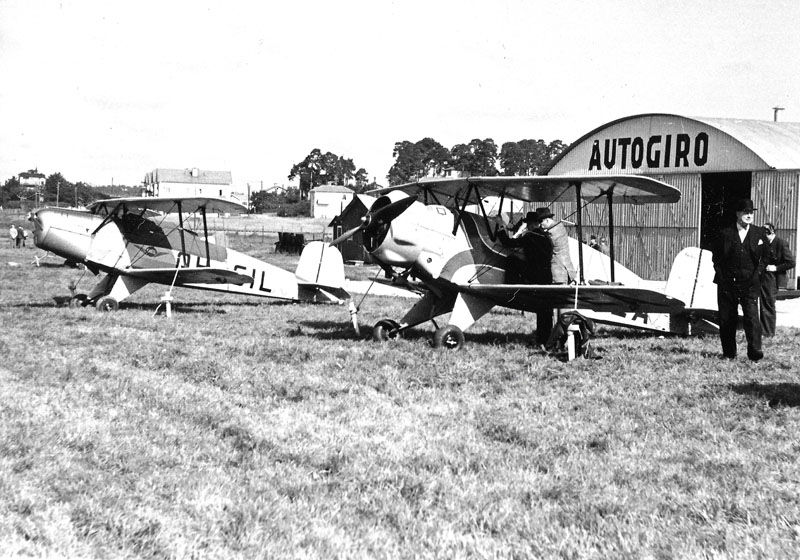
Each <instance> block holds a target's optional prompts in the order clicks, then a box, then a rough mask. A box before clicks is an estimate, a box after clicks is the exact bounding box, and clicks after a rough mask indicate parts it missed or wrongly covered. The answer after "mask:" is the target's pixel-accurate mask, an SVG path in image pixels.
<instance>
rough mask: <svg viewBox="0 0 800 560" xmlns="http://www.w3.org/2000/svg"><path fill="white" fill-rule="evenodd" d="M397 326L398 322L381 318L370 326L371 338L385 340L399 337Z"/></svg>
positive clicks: (379, 340) (398, 325)
mask: <svg viewBox="0 0 800 560" xmlns="http://www.w3.org/2000/svg"><path fill="white" fill-rule="evenodd" d="M399 328H400V324H399V323H398V322H397V321H392V320H391V319H381V320H380V321H378V322H377V323H375V326H374V327H373V328H372V340H374V341H375V342H386V341H388V340H390V339H396V338H400V333H399V332H397V329H399Z"/></svg>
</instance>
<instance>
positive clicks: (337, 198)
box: [308, 185, 356, 220]
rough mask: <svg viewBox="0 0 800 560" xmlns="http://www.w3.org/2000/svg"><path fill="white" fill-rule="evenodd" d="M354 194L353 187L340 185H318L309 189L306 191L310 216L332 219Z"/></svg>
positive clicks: (340, 211)
mask: <svg viewBox="0 0 800 560" xmlns="http://www.w3.org/2000/svg"><path fill="white" fill-rule="evenodd" d="M355 194H356V193H355V191H353V189H350V188H348V187H343V186H340V185H320V186H319V187H316V188H313V189H311V190H310V191H309V193H308V201H309V204H311V217H312V218H325V219H328V220H331V219H333V218H334V216H338V215H339V214H341V213H342V210H344V208H345V206H347V205H348V204H350V201H351V200H353V197H354V196H355Z"/></svg>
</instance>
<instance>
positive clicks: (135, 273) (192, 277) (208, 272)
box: [122, 267, 253, 286]
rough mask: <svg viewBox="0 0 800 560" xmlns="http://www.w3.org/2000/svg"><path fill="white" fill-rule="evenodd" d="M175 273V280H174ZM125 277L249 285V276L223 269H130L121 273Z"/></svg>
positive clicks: (154, 280) (188, 282) (191, 282)
mask: <svg viewBox="0 0 800 560" xmlns="http://www.w3.org/2000/svg"><path fill="white" fill-rule="evenodd" d="M176 273H177V278H176V276H175V275H176ZM122 274H125V275H126V276H132V277H134V278H141V279H143V280H148V281H150V282H156V283H159V284H172V282H173V280H174V282H175V285H176V286H180V285H182V284H238V285H243V284H249V283H250V282H252V281H253V278H252V277H251V276H245V275H244V274H239V273H238V272H234V271H232V270H228V269H225V268H204V267H200V268H197V267H191V268H130V269H126V270H124V271H123V272H122Z"/></svg>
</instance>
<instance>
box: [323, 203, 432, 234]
mask: <svg viewBox="0 0 800 560" xmlns="http://www.w3.org/2000/svg"><path fill="white" fill-rule="evenodd" d="M384 200H389V199H388V198H384V197H381V198H379V199H378V200H377V201H375V204H373V205H372V208H370V211H369V212H367V214H366V215H365V216H364V217H363V218H361V225H360V226H356V227H354V228H353V229H349V230H347V231H346V232H344V233H343V234H342V235H340V236H339V237H337V238H336V239H334V240H333V241H331V243H330V244H331V246H335V245H338V244H339V243H342V242H343V241H346V240H348V239H350V238H351V237H353V236H354V235H355V234H356V233H358V232H359V231H363V232H364V235H365V237H367V238H370V239H371V238H375V237H378V236H379V235H380V234H381V233H382V232H383V233H385V231H387V230H388V229H389V228H388V226H389V224H391V223H392V220H394V219H395V218H397V217H398V216H399V215H400V214H402V213H403V212H405V211H406V210H408V208H409V207H410V206H411V205H412V204H414V203H415V202H416V201H417V197H416V196H409V197H406V198H401V199H400V200H398V201H396V202H390V203H389V204H385V203H383V204H382V201H384ZM376 207H377V208H376ZM373 241H374V240H373ZM375 244H376V243H373V246H374V245H375Z"/></svg>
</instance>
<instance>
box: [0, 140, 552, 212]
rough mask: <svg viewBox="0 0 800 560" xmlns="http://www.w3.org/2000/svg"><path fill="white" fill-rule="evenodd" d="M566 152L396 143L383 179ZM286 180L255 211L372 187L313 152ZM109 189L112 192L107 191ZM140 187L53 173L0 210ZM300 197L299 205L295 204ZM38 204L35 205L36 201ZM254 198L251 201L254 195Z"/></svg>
mask: <svg viewBox="0 0 800 560" xmlns="http://www.w3.org/2000/svg"><path fill="white" fill-rule="evenodd" d="M566 147H567V145H566V144H564V143H563V142H562V141H561V140H553V141H551V142H546V141H544V140H541V139H539V140H531V139H528V140H520V141H518V142H505V143H504V144H503V145H502V146H501V147H500V148H499V149H498V147H497V145H496V144H495V142H494V140H492V139H491V138H486V139H484V140H480V139H477V138H476V139H473V140H471V141H470V142H469V143H468V144H456V145H455V146H453V147H452V148H450V149H447V148H446V147H444V146H443V145H442V144H440V143H439V142H437V141H436V140H434V139H433V138H423V139H422V140H419V141H417V142H410V141H407V140H404V141H402V142H396V143H395V145H394V149H393V151H392V157H394V164H393V165H392V167H391V168H390V169H389V173H388V174H387V175H386V179H387V180H388V182H389V185H390V186H393V185H399V184H402V183H408V182H411V181H415V180H417V179H421V178H423V177H434V176H444V175H446V174H448V173H450V172H455V173H457V174H459V175H469V176H473V177H476V176H488V177H492V176H497V175H504V176H521V175H539V174H541V173H542V172H543V171H544V170H545V169H546V168H547V167H548V166H549V165H550V164H551V163H552V161H553V159H554V158H556V157H557V156H558V155H559V154H560V153H561V152H563V151H564V149H565V148H566ZM288 178H289V180H290V181H292V180H294V179H298V182H299V185H298V187H299V188H298V189H297V192H295V191H293V190H290V191H288V192H286V193H280V194H272V195H263V194H259V195H258V196H257V198H259V200H257V201H256V202H257V204H256V206H258V207H260V208H270V209H272V208H274V207H277V206H281V207H284V208H286V207H290V206H292V205H297V204H298V203H299V202H301V201H304V200H306V199H307V198H308V193H309V191H310V190H311V189H313V188H315V187H318V186H320V185H326V184H332V185H343V186H344V185H346V186H349V187H351V188H352V189H353V190H355V191H356V192H357V193H361V192H366V191H368V190H371V189H373V188H375V187H377V185H376V183H375V182H374V181H372V182H370V181H369V176H368V174H367V171H366V170H365V169H364V168H363V167H360V168H357V167H356V165H355V163H354V162H353V160H352V158H347V157H343V156H339V155H336V154H334V153H331V152H325V153H323V152H322V150H320V149H319V148H314V149H313V150H311V152H310V153H309V154H308V155H307V156H306V157H305V158H304V159H303V160H302V161H300V162H299V163H296V164H294V165H293V166H292V168H291V171H290V172H289V176H288ZM109 189H111V190H109ZM140 192H141V188H140V187H125V186H118V187H91V186H90V185H88V184H86V183H83V182H80V181H79V182H77V183H72V182H70V181H67V180H66V179H65V178H64V177H63V176H62V175H61V173H53V174H52V175H49V176H48V177H47V178H46V180H45V185H44V188H42V189H40V192H32V191H31V190H30V189H29V188H28V187H26V186H23V185H21V184H20V181H19V179H18V178H17V177H12V178H11V179H8V180H7V181H6V182H5V184H3V185H2V187H1V188H0V204H2V205H3V206H6V205H9V203H11V204H10V205H12V206H13V205H16V204H20V203H21V201H22V200H30V201H31V202H32V203H34V204H37V203H38V204H55V203H56V202H57V201H58V202H59V203H60V204H61V203H63V204H65V205H77V206H81V205H87V204H90V203H92V202H94V201H95V200H98V199H104V198H110V197H111V196H137V195H138V194H139V193H140ZM298 195H299V199H298V200H295V198H297V197H298ZM36 196H38V197H40V200H35V197H36ZM253 196H256V194H255V193H254V195H253Z"/></svg>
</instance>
